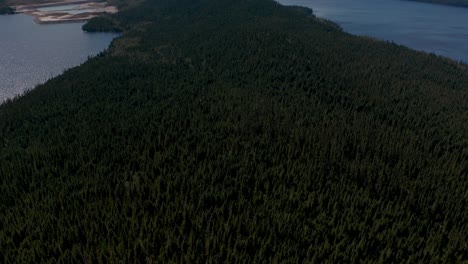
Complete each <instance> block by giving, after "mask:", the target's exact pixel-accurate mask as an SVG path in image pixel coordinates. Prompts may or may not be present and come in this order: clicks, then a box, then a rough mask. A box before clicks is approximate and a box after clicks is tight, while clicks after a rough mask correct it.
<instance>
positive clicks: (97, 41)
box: [0, 14, 118, 103]
mask: <svg viewBox="0 0 468 264" xmlns="http://www.w3.org/2000/svg"><path fill="white" fill-rule="evenodd" d="M82 25H83V23H64V24H46V25H40V24H36V23H35V22H34V21H33V18H32V17H31V16H28V15H23V14H17V15H4V16H0V103H1V102H3V101H4V100H6V99H8V98H12V97H14V96H16V95H20V94H22V93H24V92H25V91H26V90H28V89H32V88H34V87H35V86H36V85H38V84H41V83H44V82H45V81H47V80H48V79H50V78H52V77H55V76H57V75H59V74H61V73H63V72H64V71H65V70H66V69H68V68H71V67H74V66H78V65H80V64H81V63H83V62H85V61H86V60H87V59H88V58H89V57H91V56H94V55H96V54H98V53H100V52H102V51H104V50H105V49H106V48H107V47H108V46H109V44H110V43H111V41H112V40H113V39H114V38H115V37H117V36H118V34H114V33H86V32H83V31H82V30H81V27H82Z"/></svg>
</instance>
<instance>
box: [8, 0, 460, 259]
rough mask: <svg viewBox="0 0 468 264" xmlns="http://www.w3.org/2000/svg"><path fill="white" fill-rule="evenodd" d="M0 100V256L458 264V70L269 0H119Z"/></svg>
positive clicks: (307, 11)
mask: <svg viewBox="0 0 468 264" xmlns="http://www.w3.org/2000/svg"><path fill="white" fill-rule="evenodd" d="M119 3H120V6H121V7H122V8H121V9H120V10H121V12H119V13H118V14H115V15H112V16H106V17H104V18H99V19H95V20H93V21H90V22H89V24H88V25H86V26H85V29H87V30H88V31H106V30H112V31H114V30H118V31H122V32H123V33H122V36H121V37H119V38H117V39H115V40H114V41H113V42H112V44H111V46H110V48H109V50H108V51H106V52H103V53H102V54H100V55H98V56H97V57H95V58H92V59H90V60H89V61H88V62H86V63H84V64H83V65H81V66H79V67H76V68H73V69H70V70H67V71H66V72H65V73H64V74H63V75H61V76H59V77H57V78H54V79H52V80H50V81H48V82H47V83H45V84H44V85H41V86H39V87H37V88H36V89H34V90H32V91H30V92H28V93H27V94H26V95H24V96H22V97H19V98H16V99H13V100H9V101H8V102H6V103H4V104H2V105H0V219H1V221H0V262H2V263H466V261H468V242H467V241H468V225H467V223H468V191H467V190H468V108H467V107H468V69H467V66H466V65H464V64H459V63H456V62H454V61H452V60H449V59H446V58H442V57H438V56H435V55H430V54H426V53H422V52H416V51H413V50H410V49H408V48H406V47H403V46H399V45H396V44H393V43H388V42H381V41H376V40H374V39H371V38H364V37H356V36H352V35H350V34H347V33H345V32H343V31H342V30H341V29H340V28H339V27H338V26H337V25H335V24H334V23H332V22H330V21H326V20H323V19H317V18H315V17H314V16H313V14H312V13H311V10H310V9H306V8H300V7H284V6H281V5H279V4H278V3H276V2H274V1H271V0H147V1H139V0H135V1H134V0H132V1H130V0H124V1H121V2H119Z"/></svg>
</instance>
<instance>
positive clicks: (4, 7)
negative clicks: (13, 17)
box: [0, 0, 15, 15]
mask: <svg viewBox="0 0 468 264" xmlns="http://www.w3.org/2000/svg"><path fill="white" fill-rule="evenodd" d="M14 13H15V10H14V9H13V8H11V7H10V6H9V5H8V4H7V3H6V2H5V1H4V0H0V15H5V14H6V15H8V14H14Z"/></svg>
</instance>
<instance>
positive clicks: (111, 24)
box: [83, 16, 122, 32]
mask: <svg viewBox="0 0 468 264" xmlns="http://www.w3.org/2000/svg"><path fill="white" fill-rule="evenodd" d="M83 30H84V31H86V32H121V31H122V29H121V28H120V27H119V26H118V25H117V22H116V21H115V20H113V19H112V18H111V17H109V16H99V17H95V18H93V19H91V20H90V21H88V23H86V24H84V25H83Z"/></svg>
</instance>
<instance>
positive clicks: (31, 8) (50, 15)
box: [12, 0, 118, 24]
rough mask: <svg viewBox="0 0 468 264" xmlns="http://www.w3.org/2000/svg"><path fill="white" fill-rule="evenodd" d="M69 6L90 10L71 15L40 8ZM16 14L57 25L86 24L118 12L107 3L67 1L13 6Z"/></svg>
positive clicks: (41, 22)
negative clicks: (103, 15)
mask: <svg viewBox="0 0 468 264" xmlns="http://www.w3.org/2000/svg"><path fill="white" fill-rule="evenodd" d="M67 5H80V6H79V7H77V8H76V9H75V10H76V11H79V10H89V11H88V12H82V13H75V14H73V13H70V12H68V11H70V10H66V11H65V10H63V11H62V10H56V11H40V10H39V9H40V8H46V7H56V6H67ZM12 8H14V9H15V13H19V14H27V15H31V16H34V21H35V22H36V23H38V24H56V23H72V22H84V21H88V20H90V19H92V18H94V17H97V16H99V15H102V14H105V13H110V14H113V13H117V12H118V10H117V8H116V7H115V6H110V5H107V2H93V1H89V0H65V1H61V2H49V3H41V4H27V5H17V6H12Z"/></svg>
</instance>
